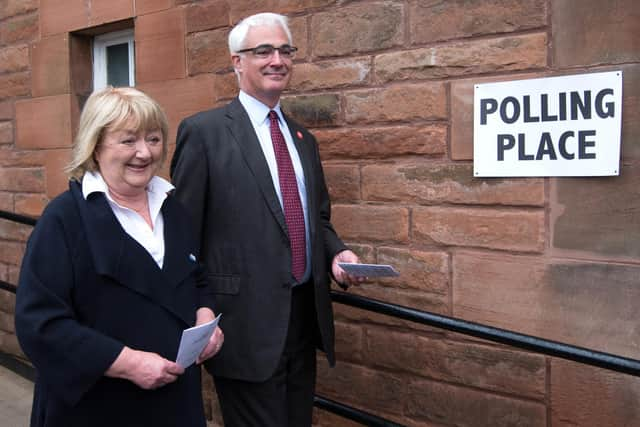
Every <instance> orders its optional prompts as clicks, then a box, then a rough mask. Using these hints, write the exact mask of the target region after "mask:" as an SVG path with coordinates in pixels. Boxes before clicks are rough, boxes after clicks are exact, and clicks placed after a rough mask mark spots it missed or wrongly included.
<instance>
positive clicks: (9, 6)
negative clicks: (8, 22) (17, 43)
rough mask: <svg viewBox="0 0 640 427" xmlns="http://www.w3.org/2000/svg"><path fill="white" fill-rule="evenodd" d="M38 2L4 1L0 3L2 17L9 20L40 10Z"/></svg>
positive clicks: (25, 0)
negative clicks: (9, 18)
mask: <svg viewBox="0 0 640 427" xmlns="http://www.w3.org/2000/svg"><path fill="white" fill-rule="evenodd" d="M38 5H39V1H38V0H4V1H3V2H2V3H0V16H2V17H3V18H8V17H11V16H15V15H22V14H25V13H27V12H32V11H35V10H36V9H38Z"/></svg>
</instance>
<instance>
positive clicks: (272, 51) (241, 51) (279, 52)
mask: <svg viewBox="0 0 640 427" xmlns="http://www.w3.org/2000/svg"><path fill="white" fill-rule="evenodd" d="M267 47H268V48H270V49H271V53H269V54H267V55H266V56H262V55H260V54H258V53H256V50H257V49H260V48H267ZM283 48H288V49H291V53H290V54H283V53H282V50H281V49H283ZM276 51H278V54H279V55H280V56H281V57H282V58H285V59H293V58H294V57H295V56H296V52H297V51H298V48H297V47H295V46H291V45H288V44H283V45H282V46H280V47H275V46H274V45H272V44H261V45H258V46H256V47H250V48H247V49H240V50H238V51H236V53H247V52H251V53H253V54H254V55H255V56H257V57H258V58H260V57H263V58H270V57H272V56H273V55H274V54H275V52H276Z"/></svg>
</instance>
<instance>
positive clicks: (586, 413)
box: [549, 359, 640, 427]
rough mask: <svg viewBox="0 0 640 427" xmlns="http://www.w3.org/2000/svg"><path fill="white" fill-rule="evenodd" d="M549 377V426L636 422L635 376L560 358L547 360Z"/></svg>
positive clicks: (639, 390) (639, 388)
mask: <svg viewBox="0 0 640 427" xmlns="http://www.w3.org/2000/svg"><path fill="white" fill-rule="evenodd" d="M550 378H551V381H550V393H549V395H550V397H551V402H550V403H551V423H552V425H554V426H567V427H568V426H580V427H601V426H635V425H640V407H638V405H636V404H635V402H638V401H640V379H639V378H637V377H633V376H631V375H625V374H620V373H616V372H611V371H607V370H604V369H598V368H592V367H589V366H584V365H580V364H578V363H573V362H569V361H564V360H560V359H552V360H551V376H550ZM577 396H579V398H577Z"/></svg>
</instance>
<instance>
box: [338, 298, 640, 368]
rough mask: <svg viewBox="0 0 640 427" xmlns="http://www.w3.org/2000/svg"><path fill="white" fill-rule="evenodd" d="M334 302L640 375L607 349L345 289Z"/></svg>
mask: <svg viewBox="0 0 640 427" xmlns="http://www.w3.org/2000/svg"><path fill="white" fill-rule="evenodd" d="M331 298H332V299H333V301H334V302H337V303H340V304H345V305H349V306H352V307H358V308H361V309H364V310H368V311H373V312H375V313H380V314H386V315H388V316H392V317H396V318H399V319H404V320H410V321H412V322H416V323H420V324H422V325H428V326H435V327H438V328H441V329H446V330H448V331H452V332H458V333H461V334H465V335H471V336H474V337H477V338H482V339H485V340H489V341H493V342H497V343H500V344H506V345H509V346H512V347H517V348H521V349H524V350H531V351H535V352H537V353H542V354H546V355H548V356H554V357H559V358H562V359H567V360H572V361H574V362H579V363H582V364H585V365H591V366H597V367H599V368H604V369H608V370H611V371H616V372H622V373H625V374H629V375H633V376H636V377H637V376H640V361H638V360H635V359H629V358H626V357H622V356H616V355H615V354H610V353H604V352H600V351H595V350H591V349H588V348H584V347H578V346H574V345H569V344H564V343H561V342H557V341H551V340H546V339H542V338H538V337H534V336H531V335H525V334H520V333H517V332H512V331H508V330H505V329H500V328H494V327H491V326H486V325H482V324H479V323H474V322H469V321H466V320H461V319H456V318H454V317H448V316H442V315H439V314H433V313H428V312H424V311H420V310H415V309H412V308H408V307H403V306H400V305H395V304H389V303H386V302H383V301H378V300H375V299H371V298H364V297H361V296H358V295H354V294H349V293H346V292H339V291H331Z"/></svg>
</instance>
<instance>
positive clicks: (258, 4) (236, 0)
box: [177, 0, 336, 24]
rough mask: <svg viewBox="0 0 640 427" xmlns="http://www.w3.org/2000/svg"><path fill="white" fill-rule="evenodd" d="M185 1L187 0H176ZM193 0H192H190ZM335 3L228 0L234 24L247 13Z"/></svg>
mask: <svg viewBox="0 0 640 427" xmlns="http://www.w3.org/2000/svg"><path fill="white" fill-rule="evenodd" d="M177 1H178V2H182V3H184V2H186V1H188V0H177ZM191 1H193V0H191ZM334 3H336V0H233V1H232V2H229V15H230V19H231V22H232V23H233V24H236V23H237V22H239V21H240V20H241V19H243V18H246V17H247V16H249V15H253V14H255V13H260V12H274V13H281V14H283V15H288V14H297V13H300V12H306V11H307V10H309V9H311V10H313V9H317V8H322V7H324V6H328V5H331V4H334Z"/></svg>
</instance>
